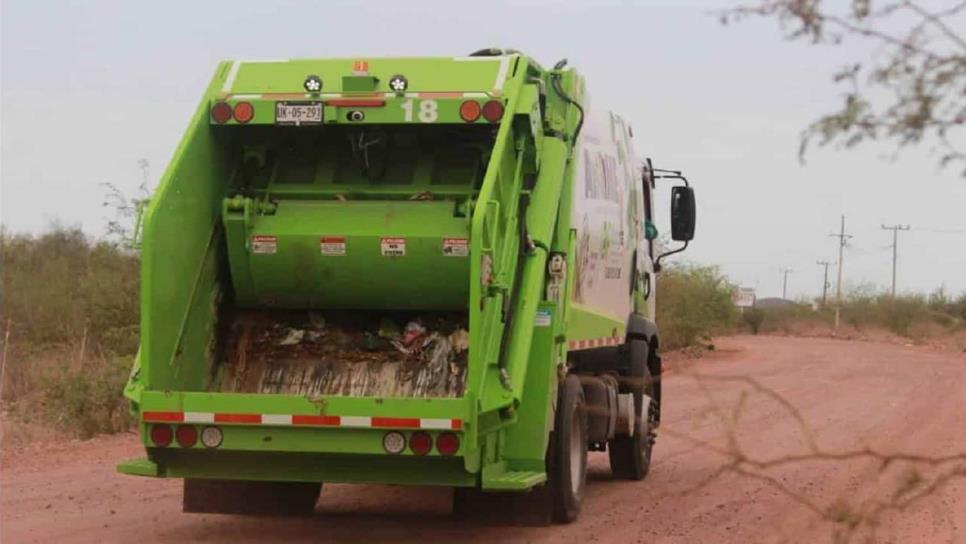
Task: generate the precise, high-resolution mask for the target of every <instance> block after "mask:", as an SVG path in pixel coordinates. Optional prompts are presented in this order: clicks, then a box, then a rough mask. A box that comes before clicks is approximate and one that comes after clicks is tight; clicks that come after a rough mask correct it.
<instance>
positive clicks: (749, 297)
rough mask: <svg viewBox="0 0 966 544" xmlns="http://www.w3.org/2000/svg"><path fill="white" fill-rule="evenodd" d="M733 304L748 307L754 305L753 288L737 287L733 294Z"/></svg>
mask: <svg viewBox="0 0 966 544" xmlns="http://www.w3.org/2000/svg"><path fill="white" fill-rule="evenodd" d="M734 301H735V306H737V307H739V308H750V307H752V306H754V305H755V288H754V287H739V288H738V290H737V291H735V294H734Z"/></svg>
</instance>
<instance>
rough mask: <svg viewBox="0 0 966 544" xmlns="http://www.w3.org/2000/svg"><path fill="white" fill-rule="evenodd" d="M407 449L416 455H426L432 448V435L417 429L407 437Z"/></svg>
mask: <svg viewBox="0 0 966 544" xmlns="http://www.w3.org/2000/svg"><path fill="white" fill-rule="evenodd" d="M409 449H411V450H413V453H415V454H416V455H426V454H427V453H429V450H431V449H433V437H431V436H429V433H427V432H423V431H417V432H415V433H413V435H412V436H410V437H409Z"/></svg>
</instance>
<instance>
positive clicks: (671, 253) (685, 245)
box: [654, 240, 691, 274]
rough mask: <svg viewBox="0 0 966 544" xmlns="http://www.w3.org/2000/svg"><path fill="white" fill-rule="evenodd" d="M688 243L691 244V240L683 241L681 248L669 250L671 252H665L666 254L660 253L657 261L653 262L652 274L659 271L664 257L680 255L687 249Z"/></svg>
mask: <svg viewBox="0 0 966 544" xmlns="http://www.w3.org/2000/svg"><path fill="white" fill-rule="evenodd" d="M690 243H691V240H685V242H684V245H683V246H681V247H679V248H677V249H674V250H671V251H666V252H664V253H661V254H660V255H658V257H657V260H656V261H654V273H655V274H656V273H658V272H660V271H661V259H663V258H664V257H670V256H671V255H674V254H675V253H681V252H682V251H684V250H685V249H687V248H688V244H690Z"/></svg>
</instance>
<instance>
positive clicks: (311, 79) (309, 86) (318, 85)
mask: <svg viewBox="0 0 966 544" xmlns="http://www.w3.org/2000/svg"><path fill="white" fill-rule="evenodd" d="M302 86H303V87H305V90H306V91H308V92H310V93H317V92H319V91H321V90H322V78H320V77H319V76H317V75H315V74H311V75H308V76H305V81H304V82H302Z"/></svg>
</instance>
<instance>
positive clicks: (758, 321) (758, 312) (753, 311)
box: [741, 306, 765, 334]
mask: <svg viewBox="0 0 966 544" xmlns="http://www.w3.org/2000/svg"><path fill="white" fill-rule="evenodd" d="M741 320H742V321H744V323H745V325H747V326H748V328H749V329H751V332H752V333H753V334H758V332H759V331H761V326H762V324H763V323H764V322H765V311H764V310H762V309H761V308H758V307H755V306H752V307H751V308H746V309H745V310H744V311H743V312H742V313H741Z"/></svg>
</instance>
